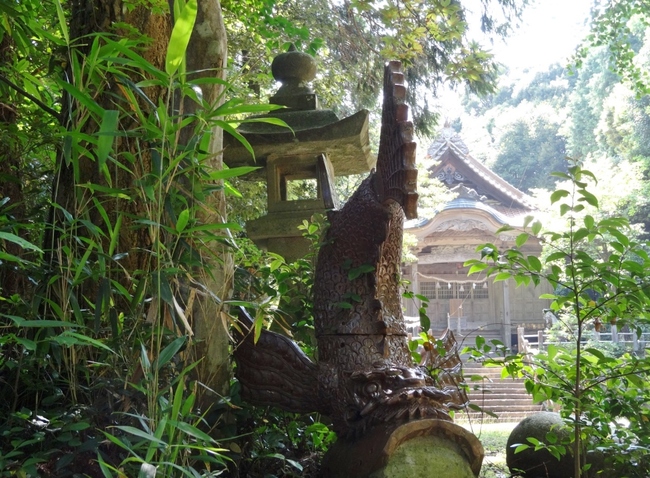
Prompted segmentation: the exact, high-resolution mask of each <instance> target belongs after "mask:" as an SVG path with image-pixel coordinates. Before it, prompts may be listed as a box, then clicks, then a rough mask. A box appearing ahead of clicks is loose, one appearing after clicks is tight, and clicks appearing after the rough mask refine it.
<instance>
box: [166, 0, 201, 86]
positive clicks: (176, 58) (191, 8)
mask: <svg viewBox="0 0 650 478" xmlns="http://www.w3.org/2000/svg"><path fill="white" fill-rule="evenodd" d="M176 1H177V2H178V1H180V0H176ZM196 12H197V0H188V1H187V3H186V4H185V6H184V7H183V9H182V10H181V13H180V15H179V16H178V18H177V19H176V23H175V24H174V28H173V30H172V35H171V37H170V39H169V46H168V47H167V57H166V58H165V71H166V72H167V74H168V75H169V76H172V75H174V73H176V71H177V70H178V69H179V68H180V66H181V64H182V63H183V61H184V59H185V51H186V50H187V46H188V45H189V43H190V36H191V35H192V30H193V29H194V22H195V21H196Z"/></svg>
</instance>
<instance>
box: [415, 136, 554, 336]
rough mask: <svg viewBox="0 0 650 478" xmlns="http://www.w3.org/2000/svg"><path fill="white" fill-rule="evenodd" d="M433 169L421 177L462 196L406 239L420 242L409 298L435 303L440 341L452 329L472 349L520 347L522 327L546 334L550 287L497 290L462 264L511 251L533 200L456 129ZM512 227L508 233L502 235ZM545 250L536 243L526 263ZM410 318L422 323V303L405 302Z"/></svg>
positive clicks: (529, 246) (442, 140) (433, 151)
mask: <svg viewBox="0 0 650 478" xmlns="http://www.w3.org/2000/svg"><path fill="white" fill-rule="evenodd" d="M426 161H427V163H426V164H427V168H426V170H425V171H422V169H421V170H420V174H429V175H431V176H432V177H436V178H438V179H439V180H440V181H442V183H444V184H445V185H446V186H447V187H449V188H450V189H452V191H454V192H456V193H457V196H456V197H455V198H454V199H453V200H452V201H450V202H448V203H447V204H446V205H445V206H444V207H443V208H442V210H440V211H439V212H438V213H437V214H436V215H435V216H434V217H432V218H422V219H418V220H415V221H409V222H407V224H406V225H405V232H408V233H411V234H413V235H414V236H415V237H416V238H417V246H416V247H415V249H414V250H413V253H414V254H415V255H416V257H417V262H413V263H410V264H406V265H405V266H404V268H403V278H404V279H406V280H408V281H410V290H412V291H413V292H415V293H417V294H420V295H423V296H425V297H427V298H428V299H429V304H428V308H427V315H428V316H429V318H430V319H431V329H432V330H433V333H434V336H440V334H441V333H442V332H443V331H444V330H445V329H446V328H450V329H452V330H453V331H454V333H455V335H456V338H457V340H458V341H459V342H461V341H465V343H466V345H471V344H473V343H474V337H475V336H476V335H479V334H480V335H482V336H483V337H485V338H486V339H487V340H491V339H498V340H501V341H502V342H503V343H504V344H505V345H506V346H508V347H512V346H513V345H514V346H515V348H516V346H517V327H524V328H525V330H526V333H527V334H530V333H535V331H536V330H539V329H543V328H544V313H543V310H544V309H547V308H548V307H549V305H550V301H549V300H544V299H539V296H540V295H541V294H544V293H550V292H552V290H551V288H550V286H549V285H548V284H546V283H543V284H540V285H539V286H534V285H533V284H532V283H531V284H530V285H529V286H519V287H516V285H515V282H514V280H508V281H500V282H496V283H494V282H493V280H492V278H486V276H485V273H481V274H473V275H471V276H468V275H467V273H468V270H469V267H464V266H463V264H464V262H465V261H467V260H469V259H478V258H480V254H479V253H478V252H477V251H476V248H477V246H479V245H481V244H485V243H492V244H494V245H495V246H496V247H497V248H498V249H499V250H504V249H506V248H509V247H512V246H514V244H515V238H516V237H517V235H518V234H520V233H521V232H523V224H524V218H525V217H526V216H529V215H533V214H534V212H535V208H534V206H533V205H532V203H531V199H530V197H529V196H527V195H526V194H524V193H523V192H521V191H519V190H518V189H517V188H515V187H514V186H512V185H510V184H509V183H508V182H506V181H505V180H504V179H502V178H501V177H499V176H498V175H497V174H495V173H494V172H492V171H491V170H490V169H488V168H487V167H486V166H485V165H483V164H482V163H480V162H479V161H478V160H476V159H474V158H473V157H472V156H471V155H470V154H469V150H468V148H467V146H466V145H465V143H463V141H462V140H461V139H460V137H459V136H458V134H456V133H455V132H454V131H453V130H452V129H451V128H445V129H444V130H443V131H442V133H441V134H440V135H439V136H438V138H437V139H436V140H435V141H434V142H433V143H432V144H431V146H430V147H429V149H428V151H427V158H426ZM505 225H509V226H511V227H513V228H514V229H513V230H511V231H508V232H501V233H499V234H497V231H498V230H499V229H500V228H501V227H503V226H505ZM541 250H542V246H541V244H540V242H539V241H538V240H537V239H536V238H534V237H531V238H530V239H529V240H528V242H527V243H526V244H525V245H524V246H523V248H522V252H524V254H525V255H536V256H539V255H540V254H541ZM404 305H405V308H406V310H405V315H406V316H407V317H417V316H418V308H419V307H420V305H421V304H420V300H417V299H414V300H405V304H404Z"/></svg>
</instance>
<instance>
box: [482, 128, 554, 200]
mask: <svg viewBox="0 0 650 478" xmlns="http://www.w3.org/2000/svg"><path fill="white" fill-rule="evenodd" d="M565 155H566V146H565V141H564V139H563V138H562V137H561V136H560V135H559V131H558V125H554V124H552V123H549V122H548V121H547V120H545V119H543V118H537V119H536V120H535V122H534V123H533V124H531V125H529V124H527V123H526V122H524V121H522V120H520V121H517V122H516V123H514V124H513V125H511V127H510V129H509V130H507V131H506V132H505V133H504V134H503V135H502V136H501V140H500V145H499V154H498V155H497V158H496V162H495V163H494V167H493V170H494V172H495V173H497V174H499V175H500V176H501V177H503V179H505V180H506V181H508V182H509V183H510V184H512V185H514V186H515V187H517V188H518V189H520V190H522V191H524V192H529V191H530V190H531V189H533V188H549V189H550V188H552V186H553V178H552V177H550V176H549V175H550V173H551V172H552V171H562V170H565V169H566V161H565V159H564V157H565Z"/></svg>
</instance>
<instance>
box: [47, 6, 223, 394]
mask: <svg viewBox="0 0 650 478" xmlns="http://www.w3.org/2000/svg"><path fill="white" fill-rule="evenodd" d="M152 10H153V9H152V8H150V7H145V6H142V5H140V6H136V7H135V8H134V9H131V8H130V7H129V8H127V7H126V6H125V5H124V4H123V3H122V1H121V0H76V2H74V3H73V7H72V19H71V28H70V30H71V38H72V39H73V40H72V41H73V43H74V44H75V48H80V49H82V50H86V51H87V50H89V49H90V47H89V46H88V45H87V44H90V43H91V42H92V38H90V39H88V38H89V37H88V35H90V34H93V33H98V32H106V33H113V34H116V38H117V39H120V38H124V37H127V38H135V37H136V36H137V34H138V33H137V32H139V33H141V34H142V35H144V36H146V37H148V38H149V39H150V40H149V41H148V42H147V43H146V46H145V47H144V48H143V49H142V50H138V53H139V54H140V55H142V56H143V57H144V58H145V59H146V60H147V61H148V62H150V63H151V64H152V65H153V66H154V67H156V68H157V69H159V70H161V71H164V70H165V56H166V52H167V46H168V42H169V38H170V35H171V31H172V22H171V18H170V15H168V14H162V13H155V12H154V11H152ZM126 25H128V26H126ZM130 27H133V28H134V29H135V31H136V33H134V31H133V30H130ZM186 64H187V70H188V71H192V70H206V69H209V70H210V71H208V72H204V73H201V74H202V75H210V76H218V77H219V78H223V77H224V74H225V69H224V67H225V64H226V34H225V28H224V25H223V19H222V17H221V6H220V2H219V0H198V14H197V19H196V23H195V29H194V31H193V34H192V37H191V43H190V46H189V48H188V50H187V57H186ZM140 79H141V78H134V79H133V80H134V82H137V81H139V80H140ZM124 88H125V85H124V82H123V81H120V80H119V79H118V78H108V79H107V81H106V87H105V89H103V90H100V91H99V92H98V94H97V95H96V97H95V101H97V103H98V104H99V105H100V106H101V107H103V108H105V109H106V110H120V109H122V110H124V109H127V110H128V101H126V97H125V96H124ZM202 88H203V96H204V98H205V99H206V100H208V101H209V102H210V103H216V102H217V101H219V100H220V98H221V94H222V86H221V85H204V86H203V87H202ZM143 89H144V91H145V93H146V95H147V96H148V98H149V100H150V101H151V103H152V104H153V105H159V104H164V101H165V96H164V95H165V93H166V91H165V90H164V88H157V87H148V88H143ZM135 96H136V98H137V100H138V101H139V102H140V106H141V108H142V110H143V111H151V108H153V107H151V106H150V104H148V102H146V101H143V100H142V98H139V97H137V95H135ZM176 106H178V105H176ZM195 106H196V105H195V103H193V102H191V101H187V102H186V103H185V104H184V105H183V109H184V112H185V113H191V112H192V108H194V107H195ZM169 113H170V114H174V113H175V112H171V111H170V112H169ZM152 115H153V112H152ZM65 116H66V117H68V118H72V120H71V124H70V127H74V126H75V124H74V121H75V120H77V119H78V117H77V115H76V113H75V109H74V105H73V106H72V107H70V108H69V114H67V115H65ZM120 118H121V121H122V122H123V123H129V122H132V123H131V124H120V125H119V130H120V131H127V132H129V131H141V130H142V128H141V126H142V125H140V124H138V123H137V122H136V120H134V119H131V118H132V117H131V116H129V115H126V114H124V115H120ZM77 124H79V123H77ZM98 128H99V125H98V124H97V123H96V122H88V123H87V124H86V125H84V129H83V133H86V134H90V135H96V134H97V130H98ZM138 128H140V129H138ZM190 139H191V137H190V136H189V135H188V134H187V133H186V132H182V133H181V135H180V140H179V145H182V144H187V143H188V142H189V140H190ZM86 147H88V149H92V148H93V147H94V146H93V145H91V146H88V145H86ZM156 147H158V145H157V144H149V143H147V139H146V137H138V136H137V135H136V136H128V135H123V136H116V137H115V138H114V142H113V151H114V153H113V154H112V156H113V161H114V162H113V163H111V165H110V178H107V177H106V175H105V174H104V173H103V172H102V171H100V168H99V167H98V164H97V162H96V161H95V159H94V158H92V157H90V158H89V157H87V156H84V155H80V156H79V157H78V161H77V163H76V164H71V163H70V162H69V161H65V160H64V157H63V155H62V156H61V158H60V160H59V166H58V172H57V176H56V180H55V183H54V187H53V202H54V203H55V204H58V205H60V206H61V208H63V209H65V210H66V211H67V212H69V213H70V215H71V216H72V218H73V221H76V220H77V219H78V218H82V219H83V218H87V219H88V220H89V222H90V223H92V225H93V226H94V227H95V228H98V229H100V230H101V231H102V232H103V234H104V236H101V235H99V234H97V233H92V232H91V230H92V229H93V227H92V226H89V224H88V223H79V222H74V224H75V225H74V226H73V227H72V231H71V234H70V236H73V237H75V238H76V237H84V236H85V237H93V238H95V239H97V240H99V241H101V242H102V244H101V247H100V248H99V249H101V250H102V251H103V253H104V254H105V251H107V250H108V248H109V247H110V234H111V230H110V228H115V227H116V225H117V224H118V223H119V222H120V221H121V228H120V231H119V239H118V241H117V245H116V247H115V248H114V250H113V251H112V252H111V254H110V255H112V256H113V257H116V256H117V255H119V256H120V258H119V259H115V260H111V258H107V259H106V261H107V262H110V263H111V265H110V266H109V267H107V268H106V277H102V276H101V273H100V277H99V279H98V280H97V279H95V280H92V278H89V279H91V280H86V281H85V282H84V283H83V285H82V286H80V287H79V288H78V289H77V290H76V291H75V292H72V293H75V294H76V295H77V296H78V299H79V302H80V303H81V301H82V300H83V297H85V298H86V300H88V301H90V302H93V301H94V302H95V304H100V303H101V300H102V299H101V294H105V293H106V292H105V291H106V289H107V288H110V289H112V286H111V284H112V283H111V282H110V281H113V282H117V283H118V284H120V285H121V286H122V287H124V288H125V289H126V290H128V291H129V292H131V293H134V292H135V289H137V286H136V284H137V283H138V282H141V281H147V290H148V291H149V293H148V296H149V297H151V296H152V295H153V296H154V297H153V298H154V302H156V301H158V303H159V304H160V305H161V308H155V309H152V310H153V312H155V313H152V310H150V311H149V315H148V318H150V319H152V320H159V319H160V317H163V318H169V317H170V315H172V314H176V313H178V312H179V311H178V310H174V306H173V305H172V304H170V303H169V302H170V301H169V297H167V299H166V300H165V302H166V303H163V302H162V301H161V300H160V299H161V297H162V296H163V295H164V293H161V292H160V288H159V287H160V286H158V285H156V277H158V280H159V281H162V279H160V276H159V275H158V276H157V274H159V273H160V270H161V265H160V256H159V254H157V253H156V250H155V247H156V244H157V243H159V241H163V240H164V239H165V234H166V232H165V229H164V228H165V227H167V228H169V227H174V226H175V224H174V223H173V221H172V217H173V214H172V215H171V216H170V213H169V211H168V209H166V208H167V207H169V203H168V202H166V198H167V196H168V195H167V194H165V193H166V191H163V192H162V193H161V192H156V194H157V196H156V198H155V199H156V200H157V201H159V202H158V203H155V204H152V201H151V200H150V198H148V197H147V195H146V192H145V190H144V186H143V184H144V183H145V182H146V181H147V177H148V175H149V177H150V176H151V174H152V173H155V171H153V169H154V168H153V166H152V164H153V163H154V161H155V160H156V158H154V157H153V155H154V154H155V153H152V152H151V151H153V150H154V149H155V148H156ZM221 149H222V131H221V130H220V129H218V128H215V129H214V130H213V131H212V135H211V142H210V152H212V153H214V154H213V155H212V157H211V160H210V161H211V163H210V164H209V167H210V168H211V169H213V170H218V169H221V168H222V159H221V154H220V152H221ZM129 154H130V155H131V157H133V158H136V159H135V160H132V161H131V162H128V160H127V159H125V158H128V157H129ZM174 154H175V152H174V151H172V152H170V153H169V158H173V155H174ZM118 158H119V159H118ZM170 160H171V159H170ZM118 161H119V165H115V164H114V163H116V162H118ZM190 183H191V181H190ZM87 184H93V185H99V186H100V187H102V188H119V189H120V190H123V191H128V196H129V197H128V198H124V197H121V196H117V195H115V194H108V193H105V192H104V191H103V190H101V189H97V188H95V189H92V188H88V187H86V185H87ZM171 184H172V186H171V187H174V186H175V183H171ZM187 199H188V201H191V200H192V194H191V191H190V192H189V194H187ZM97 202H98V203H99V204H101V207H102V208H103V209H104V210H105V213H106V214H103V213H102V211H101V208H100V207H98V206H97V204H96V203H97ZM190 207H194V208H195V210H196V211H198V212H197V214H196V219H198V220H199V221H200V222H201V223H215V222H225V198H224V196H223V194H222V193H213V194H212V195H211V196H209V198H207V199H206V200H205V201H204V203H203V204H201V205H196V204H194V205H192V204H190ZM156 208H157V209H156ZM152 212H153V213H154V214H152ZM156 214H157V215H156ZM65 216H66V215H65V214H64V213H63V212H61V210H60V209H58V208H53V209H52V212H51V221H50V222H51V224H50V228H49V233H48V234H46V239H45V247H46V249H47V250H49V251H50V252H49V254H50V255H49V259H50V261H49V262H50V263H51V264H52V265H53V267H54V268H55V269H57V268H60V269H59V270H60V271H66V267H67V274H68V276H69V274H70V265H69V264H70V262H69V260H68V261H66V258H65V257H63V254H65V253H62V252H61V251H62V250H64V249H63V248H62V246H64V245H71V244H72V245H71V248H73V249H74V248H75V247H76V248H77V249H76V251H74V254H75V257H76V258H77V259H79V258H82V257H85V256H83V254H84V247H85V246H86V245H87V244H88V243H87V242H84V243H83V246H79V241H76V242H75V241H72V240H70V239H69V237H68V238H67V239H62V238H64V237H65V234H64V233H62V232H61V230H62V229H65V228H68V229H70V226H69V225H65V220H66V219H65ZM106 217H108V221H106ZM142 219H144V220H145V221H146V222H145V223H144V224H145V225H143V221H142ZM68 221H70V216H69V215H68ZM106 222H109V223H110V227H109V226H107V224H106ZM155 223H159V224H160V226H159V227H158V228H156V227H154V226H151V224H155ZM146 224H149V225H146ZM156 231H158V232H156ZM93 234H94V235H93ZM156 234H159V236H156ZM65 241H67V242H65ZM64 242H65V243H64ZM165 251H166V253H168V261H167V262H166V263H165V266H166V267H168V268H172V269H175V268H176V266H178V267H179V268H180V269H182V267H183V266H184V265H183V264H180V263H178V262H176V263H172V262H171V261H173V260H177V256H174V255H173V252H171V251H170V250H168V249H165ZM210 252H211V254H210V257H204V258H202V260H203V261H204V263H207V264H208V266H209V273H203V272H202V271H201V273H202V277H197V274H196V273H195V271H193V272H192V273H191V276H192V279H193V280H194V281H195V282H197V283H200V284H201V285H202V287H201V286H199V287H196V288H194V290H193V291H192V289H191V288H189V289H188V283H184V284H179V282H183V279H178V280H177V281H171V280H170V283H171V286H172V287H171V289H172V293H173V294H174V295H175V296H176V298H179V302H180V303H181V304H182V300H180V295H178V294H177V293H178V292H181V289H184V290H185V291H189V294H190V295H188V296H186V299H189V298H192V299H193V300H187V301H186V302H185V305H186V308H185V310H184V313H185V315H186V316H188V317H189V319H190V321H193V324H192V328H193V329H194V335H195V337H196V338H197V339H198V341H197V346H196V347H193V348H192V350H194V352H195V356H198V357H199V358H204V360H203V361H202V363H201V365H200V366H199V367H198V369H199V374H198V378H199V380H200V381H201V382H203V383H204V384H205V385H207V387H209V388H210V389H212V390H215V391H216V392H218V393H223V392H224V387H225V385H226V384H227V382H228V377H229V367H228V338H227V337H228V336H227V332H226V329H225V328H224V327H223V325H222V324H223V323H222V320H221V318H220V315H221V314H220V309H219V305H218V303H220V302H221V301H220V300H215V299H214V296H217V297H218V298H219V299H223V298H225V297H227V295H228V294H229V292H230V288H231V277H232V270H233V266H232V260H231V258H230V256H229V255H228V254H226V252H225V251H223V250H221V249H215V248H213V250H212V251H210ZM99 256H100V254H92V255H90V256H89V257H87V258H86V259H90V261H93V260H98V258H99ZM116 263H117V264H116ZM180 269H179V270H180ZM61 275H62V276H65V274H61ZM181 275H182V276H184V275H186V274H179V276H181ZM68 278H69V277H68ZM165 280H167V279H165ZM102 281H104V282H103V283H104V284H109V285H108V286H107V287H102ZM67 284H68V283H67V282H66V281H65V277H64V278H63V279H62V280H60V281H58V282H57V283H55V284H54V287H55V292H56V294H57V295H58V297H59V300H60V303H62V304H67V295H69V294H70V292H67V293H66V292H65V289H66V287H67ZM190 287H192V286H191V284H190ZM197 292H198V293H197ZM111 293H114V292H111ZM66 294H67V295H66ZM156 295H160V296H161V297H157V296H156ZM120 299H123V297H116V298H115V300H114V301H113V302H111V303H112V304H117V306H116V308H117V312H118V313H119V312H122V311H124V313H125V314H126V313H127V310H126V308H127V307H128V306H129V304H128V303H127V302H125V301H123V300H122V303H120V302H119V300H120ZM135 302H136V303H138V304H139V305H138V306H139V307H142V304H141V301H139V302H138V301H135ZM132 304H133V301H132ZM132 304H131V305H132ZM181 307H182V306H181ZM131 312H132V313H134V315H135V316H137V315H138V313H137V311H135V312H134V311H131ZM167 312H169V313H167ZM64 313H65V311H64ZM67 314H68V315H70V312H67ZM181 314H182V312H181ZM181 314H179V315H181ZM139 315H140V316H142V311H140V313H139ZM165 325H166V326H168V327H170V326H171V328H174V326H176V327H177V328H180V329H181V331H182V329H183V327H182V325H183V324H182V323H181V324H180V325H179V321H177V323H176V324H170V323H166V324H165ZM181 333H187V334H192V331H190V330H185V331H184V332H183V331H182V332H181ZM206 403H207V402H206Z"/></svg>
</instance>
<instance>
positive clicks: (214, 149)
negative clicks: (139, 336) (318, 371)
mask: <svg viewBox="0 0 650 478" xmlns="http://www.w3.org/2000/svg"><path fill="white" fill-rule="evenodd" d="M186 61H187V71H188V72H190V73H191V72H193V71H200V72H201V73H199V74H198V75H197V76H210V77H217V78H221V79H225V77H226V62H227V42H226V30H225V27H224V23H223V18H222V16H221V5H220V2H219V0H199V2H198V11H197V17H196V23H195V24H194V31H193V33H192V37H191V39H190V44H189V48H188V49H187V55H186ZM191 77H192V76H191ZM202 90H203V97H204V98H205V99H206V100H207V101H208V102H209V103H210V104H212V105H217V104H220V103H222V102H223V101H222V95H223V86H222V85H203V86H202ZM195 105H196V103H194V102H192V101H187V102H186V104H185V105H184V108H185V111H186V112H190V111H188V110H191V108H194V106H195ZM188 139H189V138H188ZM185 142H186V141H185ZM222 150H223V130H221V128H217V127H215V128H213V130H212V136H211V141H210V147H209V154H210V158H211V159H210V163H209V164H208V167H209V169H210V170H213V171H217V170H221V169H223V155H222ZM199 211H201V213H200V214H199V219H200V222H201V223H204V224H213V223H221V222H225V221H226V200H225V197H224V194H223V190H219V191H216V192H214V193H212V195H211V196H209V198H208V199H207V201H206V204H205V207H203V208H201V209H199ZM213 244H214V246H213V251H212V252H213V254H214V255H213V256H212V257H206V258H205V260H206V262H207V264H206V265H207V268H208V270H209V273H206V272H205V271H201V272H202V273H201V278H200V280H201V282H202V283H203V285H204V286H205V287H206V288H207V290H208V291H210V292H211V293H212V294H215V295H216V297H218V298H219V299H221V300H223V299H226V298H228V297H229V296H230V294H231V289H232V276H233V271H234V266H233V263H232V256H231V255H230V254H229V253H228V252H227V251H226V250H225V247H223V246H221V245H219V243H216V242H213ZM215 256H216V257H218V258H219V261H217V260H215V259H214V257H215ZM200 297H201V298H202V300H201V301H198V302H197V303H196V304H195V306H194V308H193V311H192V312H193V318H194V324H193V328H194V331H195V333H196V338H197V340H198V343H197V345H196V347H195V349H194V353H195V358H196V359H200V358H202V359H203V360H202V362H201V364H200V365H199V366H198V367H197V378H198V379H199V381H200V382H201V383H203V384H204V385H206V386H207V389H209V390H212V391H214V392H216V393H217V394H218V395H222V394H224V393H225V392H226V387H227V385H228V380H229V378H230V368H229V366H228V364H229V353H228V330H227V323H226V321H225V320H222V317H225V316H224V315H222V306H221V305H220V302H218V301H217V300H215V299H214V298H213V296H212V295H210V294H201V296H200ZM205 390H206V389H200V393H199V397H200V404H201V405H202V408H206V407H207V406H209V405H210V403H211V402H212V401H214V400H215V399H217V398H218V396H215V394H214V393H203V392H205Z"/></svg>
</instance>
